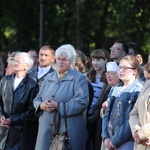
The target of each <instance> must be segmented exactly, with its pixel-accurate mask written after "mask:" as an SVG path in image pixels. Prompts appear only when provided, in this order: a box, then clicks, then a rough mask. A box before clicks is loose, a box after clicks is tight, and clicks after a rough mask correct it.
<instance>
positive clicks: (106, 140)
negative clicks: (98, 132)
mask: <svg viewBox="0 0 150 150" xmlns="http://www.w3.org/2000/svg"><path fill="white" fill-rule="evenodd" d="M104 144H105V146H106V147H107V148H108V149H109V150H115V149H116V148H115V146H114V145H113V144H112V143H111V141H110V138H106V139H105V140H104Z"/></svg>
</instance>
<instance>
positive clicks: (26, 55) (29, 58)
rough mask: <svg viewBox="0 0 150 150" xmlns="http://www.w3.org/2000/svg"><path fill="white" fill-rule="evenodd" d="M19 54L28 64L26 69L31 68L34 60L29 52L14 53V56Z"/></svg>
mask: <svg viewBox="0 0 150 150" xmlns="http://www.w3.org/2000/svg"><path fill="white" fill-rule="evenodd" d="M19 55H21V56H23V61H24V62H25V63H26V64H28V66H29V67H28V68H27V71H28V70H30V69H32V67H33V65H34V60H33V58H32V56H31V55H30V54H29V53H26V52H19V53H17V54H16V55H15V57H16V56H19Z"/></svg>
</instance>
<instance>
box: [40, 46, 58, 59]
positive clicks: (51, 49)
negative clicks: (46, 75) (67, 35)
mask: <svg viewBox="0 0 150 150" xmlns="http://www.w3.org/2000/svg"><path fill="white" fill-rule="evenodd" d="M40 49H43V50H50V51H51V52H52V54H53V55H54V56H55V51H54V49H53V48H52V47H51V46H50V45H44V46H42V47H41V48H40Z"/></svg>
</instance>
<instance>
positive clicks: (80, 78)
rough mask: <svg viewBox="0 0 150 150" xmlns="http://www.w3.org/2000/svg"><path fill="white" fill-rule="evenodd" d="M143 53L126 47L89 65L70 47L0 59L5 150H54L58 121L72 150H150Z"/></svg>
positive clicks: (149, 72) (148, 68)
mask: <svg viewBox="0 0 150 150" xmlns="http://www.w3.org/2000/svg"><path fill="white" fill-rule="evenodd" d="M139 51H140V48H139V46H138V44H137V43H135V42H124V41H122V40H116V41H115V42H114V43H113V45H112V47H110V51H106V50H104V49H95V50H93V51H92V52H91V54H90V57H88V56H86V55H85V54H84V53H83V52H82V51H81V50H76V49H75V48H74V47H73V46H72V45H70V44H65V45H62V46H60V47H58V48H57V49H56V50H54V49H53V48H52V46H50V45H45V46H42V47H41V48H40V50H39V51H38V50H36V49H34V48H31V49H30V50H28V52H22V51H21V50H19V49H11V50H10V51H8V56H7V58H6V57H5V59H4V57H3V59H0V64H1V66H0V67H1V70H0V75H1V81H0V149H2V150H23V149H26V150H34V149H35V150H49V147H50V144H51V143H50V141H52V138H53V136H52V135H53V126H54V119H56V120H57V121H56V122H58V119H59V116H60V117H61V121H60V122H61V125H60V129H59V131H58V132H59V133H63V132H66V131H67V133H68V136H69V142H70V144H71V146H72V150H127V149H128V150H150V130H149V129H150V105H149V104H150V81H149V80H150V54H149V55H148V61H147V62H146V63H144V62H143V58H142V55H141V54H139ZM1 58H2V57H1ZM64 111H65V112H66V118H67V128H66V126H65V119H64V117H65V116H64ZM57 126H58V124H57Z"/></svg>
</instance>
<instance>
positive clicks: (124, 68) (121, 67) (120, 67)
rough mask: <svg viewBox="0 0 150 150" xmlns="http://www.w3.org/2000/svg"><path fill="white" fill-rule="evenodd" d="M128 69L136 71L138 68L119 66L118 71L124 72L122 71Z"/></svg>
mask: <svg viewBox="0 0 150 150" xmlns="http://www.w3.org/2000/svg"><path fill="white" fill-rule="evenodd" d="M128 69H136V68H132V67H127V66H119V67H118V70H122V71H126V70H128Z"/></svg>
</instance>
